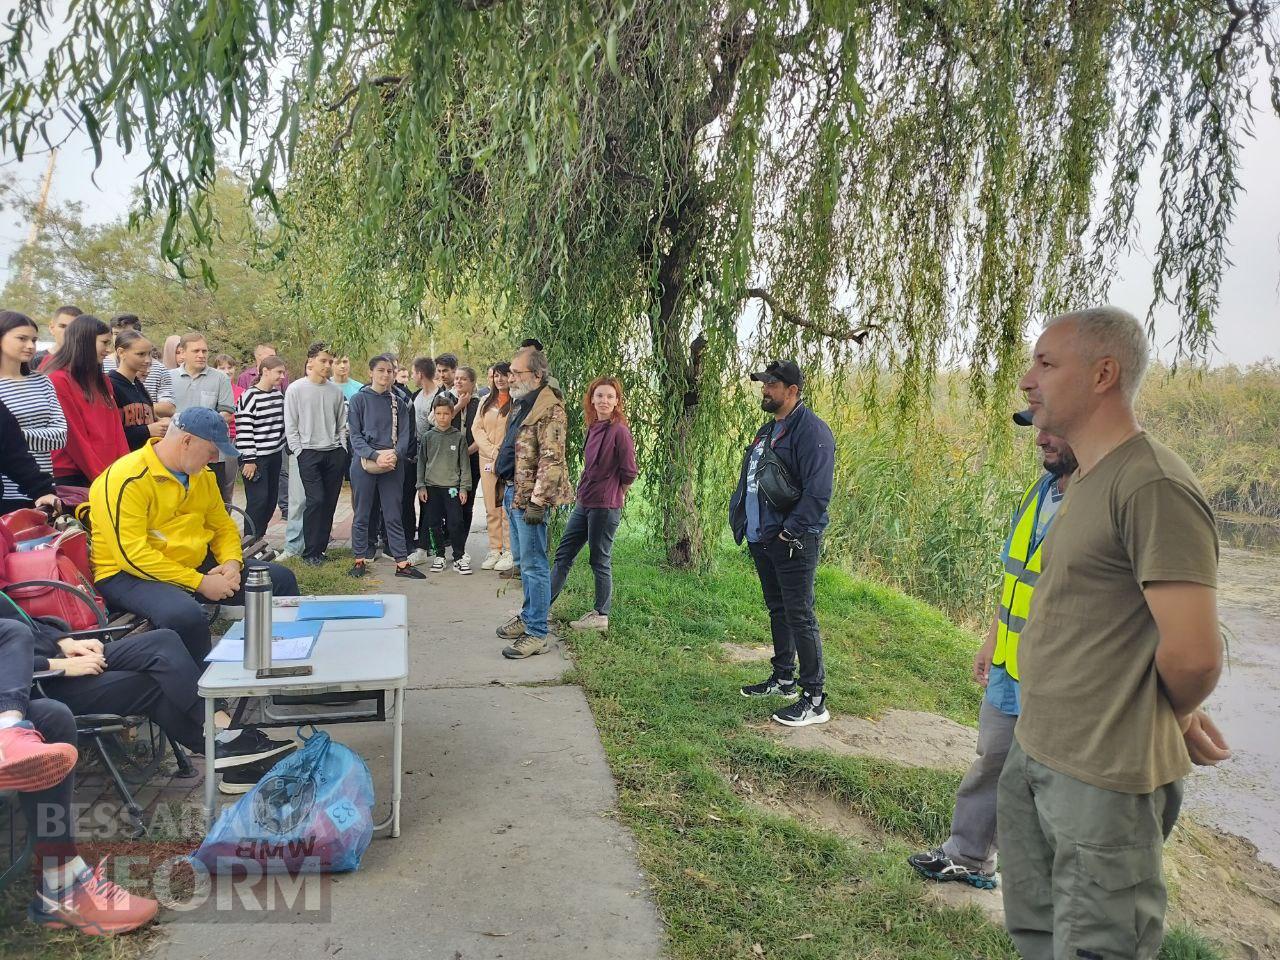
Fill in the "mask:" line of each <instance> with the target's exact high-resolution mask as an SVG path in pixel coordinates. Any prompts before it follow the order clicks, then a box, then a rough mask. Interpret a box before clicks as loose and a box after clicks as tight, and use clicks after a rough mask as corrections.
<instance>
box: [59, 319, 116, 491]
mask: <svg viewBox="0 0 1280 960" xmlns="http://www.w3.org/2000/svg"><path fill="white" fill-rule="evenodd" d="M110 349H111V328H110V327H108V326H107V325H106V324H105V323H103V322H102V321H101V320H99V319H98V318H97V317H95V316H93V315H91V314H87V313H86V314H82V315H81V316H78V317H76V318H75V319H74V320H72V321H71V325H70V326H69V327H67V333H66V336H65V337H64V338H63V341H62V347H61V348H60V349H59V350H58V352H57V353H55V354H54V355H53V357H52V358H51V359H50V360H49V365H48V366H47V367H46V368H45V370H46V371H47V372H48V374H49V379H50V380H52V381H53V388H54V390H55V391H56V392H57V394H58V402H59V403H61V404H62V412H63V413H64V414H65V415H66V418H67V445H66V446H65V447H63V448H62V449H61V450H55V451H54V452H53V478H54V480H55V481H57V483H58V484H59V485H61V486H70V487H88V486H89V484H91V483H93V480H94V478H95V477H97V475H98V474H100V473H101V472H102V471H103V470H105V469H106V468H107V467H109V466H110V465H111V464H113V463H115V461H116V460H118V459H120V458H121V457H123V456H124V455H125V454H127V453H128V452H129V442H128V441H127V440H126V439H125V436H124V427H123V426H122V424H121V420H120V409H119V407H117V406H116V401H115V394H114V393H113V391H112V389H111V384H110V383H109V382H108V381H107V378H106V377H105V376H104V375H103V373H102V358H103V357H105V356H106V355H107V352H108V351H110Z"/></svg>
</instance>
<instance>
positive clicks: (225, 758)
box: [213, 730, 298, 770]
mask: <svg viewBox="0 0 1280 960" xmlns="http://www.w3.org/2000/svg"><path fill="white" fill-rule="evenodd" d="M297 749H298V743H297V741H296V740H270V739H268V738H267V735H266V734H265V733H263V732H262V731H261V730H241V731H240V736H238V737H236V738H235V739H234V740H232V741H231V742H230V743H218V744H214V751H213V769H215V770H227V769H230V768H231V767H243V766H246V765H248V764H251V763H257V762H258V761H259V760H279V759H280V758H281V757H283V756H284V755H285V754H286V753H292V752H293V751H294V750H297Z"/></svg>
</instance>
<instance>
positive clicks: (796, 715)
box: [729, 360, 836, 727]
mask: <svg viewBox="0 0 1280 960" xmlns="http://www.w3.org/2000/svg"><path fill="white" fill-rule="evenodd" d="M751 379H752V380H756V381H758V382H759V383H760V384H761V387H762V397H761V400H760V407H761V409H763V410H764V411H765V412H767V413H771V414H773V419H772V420H771V421H769V422H768V423H766V424H764V426H762V427H761V428H760V429H759V430H757V431H756V435H755V438H754V439H753V440H752V441H751V443H750V445H749V446H748V447H747V450H746V453H745V455H744V456H743V458H742V470H741V472H740V474H739V476H738V488H737V490H735V491H734V494H733V499H732V500H731V501H730V502H729V524H730V526H731V527H732V528H733V538H734V540H735V541H737V542H738V543H741V542H742V541H743V540H744V539H745V540H746V541H747V548H748V549H749V550H750V551H751V558H752V559H753V560H754V561H755V564H756V572H757V573H758V574H759V576H760V587H761V590H762V591H763V593H764V602H765V606H766V607H767V608H768V610H769V626H770V630H771V632H772V633H773V660H772V664H773V673H772V674H771V675H770V677H769V679H768V680H765V681H764V682H763V683H754V684H751V685H750V686H747V687H743V688H742V695H743V696H744V697H768V696H782V697H788V698H794V697H797V696H799V699H798V700H796V702H795V703H793V704H791V705H790V706H788V707H785V708H783V709H782V710H779V711H778V712H777V713H775V714H774V715H773V719H774V720H776V721H777V722H778V723H782V724H786V725H787V726H790V727H805V726H808V725H809V724H812V723H826V722H827V721H828V720H830V719H831V714H830V713H829V712H828V710H827V704H826V695H825V693H824V692H823V687H822V685H823V680H824V676H825V675H824V672H823V666H822V637H821V636H820V635H819V633H818V618H817V616H816V615H815V614H814V610H813V606H814V595H813V587H814V580H815V578H816V576H817V572H818V554H819V552H820V551H821V549H822V531H823V530H825V529H826V527H827V523H828V522H829V518H828V516H827V504H828V503H829V502H830V501H831V486H832V482H833V480H834V478H835V454H836V449H835V447H836V445H835V438H834V437H832V435H831V428H830V427H828V426H827V425H826V423H825V422H824V421H823V420H822V419H821V418H820V417H819V416H818V415H817V414H816V413H814V412H813V411H812V410H810V409H809V408H808V407H807V406H806V405H805V403H804V400H803V398H802V397H801V390H802V389H803V387H804V374H802V373H801V372H800V368H799V367H798V366H797V365H796V363H795V361H794V360H775V361H774V362H772V363H770V364H769V365H768V366H767V367H765V369H764V370H761V371H760V372H759V373H753V374H752V375H751ZM762 468H763V469H762ZM779 477H782V478H783V482H779ZM787 488H790V495H787ZM796 493H798V494H799V496H798V499H797V498H796V497H795V494H796ZM789 500H794V503H789V502H787V501H789ZM797 658H798V659H799V661H800V682H799V684H798V685H797V683H796V680H795V669H796V660H797Z"/></svg>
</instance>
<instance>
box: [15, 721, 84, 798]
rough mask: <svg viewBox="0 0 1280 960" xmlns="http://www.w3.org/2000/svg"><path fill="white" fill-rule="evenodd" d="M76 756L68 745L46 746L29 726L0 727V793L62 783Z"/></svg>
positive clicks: (25, 724)
mask: <svg viewBox="0 0 1280 960" xmlns="http://www.w3.org/2000/svg"><path fill="white" fill-rule="evenodd" d="M77 756H78V754H77V753H76V748H75V747H73V746H72V745H71V744H69V743H45V742H44V737H42V736H40V732H39V731H38V730H36V729H35V728H34V727H32V726H31V725H30V724H28V723H19V724H18V725H17V726H14V727H0V791H5V790H16V791H18V792H19V793H34V792H35V791H37V790H46V789H48V788H49V787H52V786H54V785H55V784H57V783H61V782H62V779H63V778H64V777H65V776H66V775H67V774H68V773H70V772H71V769H72V767H74V766H75V765H76V757H77Z"/></svg>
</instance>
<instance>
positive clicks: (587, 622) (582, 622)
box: [569, 610, 609, 630]
mask: <svg viewBox="0 0 1280 960" xmlns="http://www.w3.org/2000/svg"><path fill="white" fill-rule="evenodd" d="M569 629H570V630H608V629H609V618H608V617H606V616H605V615H604V614H603V613H596V611H594V610H592V611H591V612H590V613H588V614H587V615H586V616H584V617H579V618H578V619H577V620H574V621H573V622H572V623H570V624H569Z"/></svg>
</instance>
